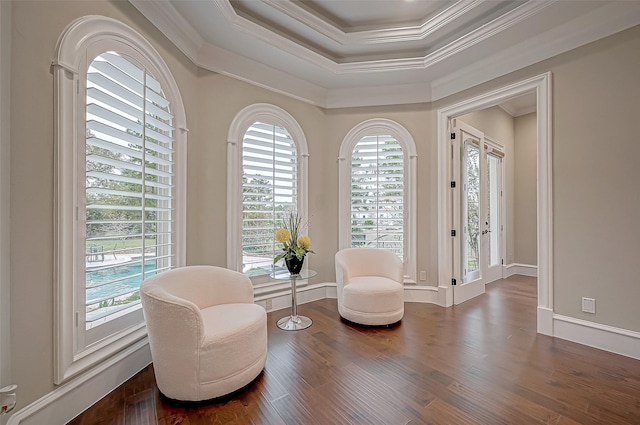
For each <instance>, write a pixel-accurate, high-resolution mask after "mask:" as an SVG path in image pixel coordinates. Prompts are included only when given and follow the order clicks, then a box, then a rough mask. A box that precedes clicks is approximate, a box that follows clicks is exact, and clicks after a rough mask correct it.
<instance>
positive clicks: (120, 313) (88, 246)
mask: <svg viewBox="0 0 640 425" xmlns="http://www.w3.org/2000/svg"><path fill="white" fill-rule="evenodd" d="M74 81H75V83H74ZM54 89H55V96H56V100H57V109H56V120H57V124H58V133H57V134H56V144H57V152H58V159H57V164H56V169H57V170H56V176H57V198H56V204H57V228H56V240H57V241H58V244H57V247H56V257H57V258H58V267H57V269H58V275H57V278H56V302H57V303H58V306H57V308H56V309H55V310H56V327H57V329H58V332H59V334H60V335H61V338H60V339H59V340H58V341H56V343H57V347H56V350H57V352H58V356H57V359H58V361H57V362H56V365H55V366H56V377H55V378H56V383H60V382H62V381H64V380H66V379H68V378H69V377H72V376H74V375H75V374H77V373H79V372H80V371H82V370H84V369H86V368H88V367H90V366H91V365H93V364H95V363H96V362H97V361H100V360H102V359H103V358H105V357H107V356H109V355H111V354H113V353H114V352H116V351H117V350H121V349H123V348H124V347H126V346H128V345H131V344H133V343H134V342H136V341H138V340H140V338H141V337H143V336H144V335H145V328H144V320H143V317H142V310H141V308H140V294H139V287H140V284H141V283H142V281H143V280H145V279H146V278H148V277H150V276H153V275H154V274H157V273H161V272H163V271H165V270H169V269H171V268H174V267H178V266H181V265H184V249H185V248H184V231H183V229H184V211H185V203H184V195H185V193H184V188H185V170H184V165H185V159H186V155H185V154H186V150H185V142H186V136H185V134H184V130H185V116H184V108H183V106H182V100H181V97H180V93H179V91H178V89H177V85H176V83H175V81H174V80H173V77H172V76H171V73H170V72H169V70H168V68H167V66H166V64H165V63H164V61H163V60H162V58H161V57H160V56H159V54H158V53H157V52H156V51H155V49H153V47H152V46H151V45H150V44H149V43H148V42H147V41H146V40H145V39H144V38H142V36H140V35H139V34H138V33H137V32H135V31H134V30H132V29H131V28H129V27H127V26H126V25H124V24H122V23H120V22H118V21H115V20H113V19H109V18H104V17H98V16H90V17H84V18H80V19H78V20H76V21H75V22H73V23H72V24H71V25H70V26H69V27H68V28H67V30H66V31H65V32H64V33H63V35H62V36H61V38H60V42H59V43H58V51H57V59H56V62H55V87H54Z"/></svg>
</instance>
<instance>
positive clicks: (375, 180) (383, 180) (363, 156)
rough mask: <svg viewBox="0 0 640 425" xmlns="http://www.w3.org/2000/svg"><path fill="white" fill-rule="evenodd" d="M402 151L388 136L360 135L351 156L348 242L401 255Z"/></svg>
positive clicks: (402, 229)
mask: <svg viewBox="0 0 640 425" xmlns="http://www.w3.org/2000/svg"><path fill="white" fill-rule="evenodd" d="M404 224H405V223H404V154H403V150H402V147H401V146H400V144H399V143H398V142H397V141H396V140H395V139H394V138H393V137H391V136H367V137H363V138H362V139H361V140H360V141H359V142H358V143H357V144H356V146H355V148H354V149H353V153H352V156H351V246H352V247H375V248H382V249H387V250H389V251H392V252H394V253H395V254H397V255H398V256H399V257H400V258H403V257H404V227H405V226H404Z"/></svg>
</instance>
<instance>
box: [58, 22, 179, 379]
mask: <svg viewBox="0 0 640 425" xmlns="http://www.w3.org/2000/svg"><path fill="white" fill-rule="evenodd" d="M88 51H91V56H93V57H88ZM106 51H116V52H120V53H125V54H127V55H129V56H131V57H133V58H135V59H136V60H137V61H139V62H140V63H142V64H143V65H144V66H145V67H146V68H147V69H148V70H149V71H150V72H151V73H152V74H153V76H154V78H156V79H157V80H158V81H159V82H160V84H161V85H162V87H163V90H164V91H165V95H166V97H167V99H169V100H170V102H171V105H172V113H173V115H174V128H175V129H176V130H175V132H174V133H175V134H174V152H175V167H176V169H175V183H174V185H175V189H174V190H175V199H176V211H175V226H176V233H175V235H176V236H175V241H176V258H175V263H176V267H180V266H183V265H184V264H185V253H186V249H185V241H186V239H185V238H186V220H185V219H186V202H185V201H186V141H187V135H186V132H187V129H186V116H185V111H184V106H183V103H182V97H181V96H180V92H179V90H178V86H177V84H176V82H175V80H174V79H173V76H172V75H171V72H170V71H169V68H168V66H167V64H166V63H165V62H164V60H163V59H162V57H161V56H160V54H159V53H158V52H157V51H156V50H155V49H154V48H153V46H152V45H151V44H150V43H149V42H148V41H147V40H146V39H145V38H144V37H143V36H142V35H140V34H139V33H138V32H136V31H135V30H134V29H132V28H130V27H129V26H127V25H125V24H123V23H121V22H119V21H116V20H114V19H111V18H107V17H103V16H85V17H82V18H79V19H77V20H75V21H74V22H72V23H71V24H70V25H69V26H68V27H67V28H66V29H65V30H64V31H63V33H62V35H61V36H60V38H59V40H58V44H57V47H56V55H55V58H54V61H53V68H54V122H55V126H56V127H55V131H54V141H55V165H56V167H55V183H54V187H55V196H54V199H55V205H54V214H55V217H54V223H55V225H54V232H55V234H54V240H55V241H56V242H55V245H54V267H55V272H54V382H55V383H56V384H61V383H63V382H65V381H67V380H68V379H70V378H72V377H74V376H76V375H78V374H79V373H81V372H83V371H85V370H87V369H88V368H90V367H92V366H94V365H96V364H97V363H99V362H101V361H103V360H104V359H106V358H108V357H109V356H111V355H113V354H115V353H116V352H118V351H121V350H123V349H125V348H126V347H129V346H132V345H133V344H136V343H138V344H146V341H145V340H144V338H145V336H146V327H145V324H144V322H142V321H141V322H139V323H136V324H135V325H133V326H129V327H128V328H126V329H120V330H118V331H116V332H114V333H113V334H111V335H110V336H109V337H107V338H105V339H103V340H102V341H100V342H98V343H95V344H92V345H91V346H89V347H83V346H81V345H80V344H79V337H78V335H79V332H83V330H81V329H79V328H77V326H76V323H77V322H76V314H82V311H84V305H82V306H80V305H78V304H77V303H78V301H77V300H76V297H75V296H74V292H75V291H74V289H75V287H76V285H78V284H80V282H78V279H77V278H76V276H77V267H78V266H79V263H80V261H84V256H85V249H84V246H82V247H80V246H79V242H78V232H79V231H80V229H79V225H78V221H77V209H78V202H79V199H78V197H79V196H83V195H84V194H80V193H78V190H77V187H78V182H77V178H78V176H77V173H76V172H75V170H76V169H77V164H78V160H79V158H78V156H79V155H80V154H79V153H78V152H79V150H78V147H79V146H80V144H82V145H83V146H84V144H85V140H84V138H85V137H84V136H85V119H84V117H85V104H86V99H85V96H84V93H85V91H84V89H82V87H84V85H85V84H86V79H87V71H88V66H89V64H90V63H91V61H92V60H93V58H94V57H95V56H97V55H98V54H100V53H103V52H106ZM96 52H98V53H97V54H96ZM81 151H82V150H80V152H81ZM83 282H84V281H83Z"/></svg>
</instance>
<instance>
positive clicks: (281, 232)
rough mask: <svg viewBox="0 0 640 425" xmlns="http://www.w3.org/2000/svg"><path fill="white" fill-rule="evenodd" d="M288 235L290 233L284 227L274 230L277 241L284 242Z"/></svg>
mask: <svg viewBox="0 0 640 425" xmlns="http://www.w3.org/2000/svg"><path fill="white" fill-rule="evenodd" d="M290 237H291V234H290V233H289V231H288V230H287V229H285V228H282V229H278V231H277V232H276V240H277V241H278V242H281V243H285V242H286V241H288V240H289V238H290Z"/></svg>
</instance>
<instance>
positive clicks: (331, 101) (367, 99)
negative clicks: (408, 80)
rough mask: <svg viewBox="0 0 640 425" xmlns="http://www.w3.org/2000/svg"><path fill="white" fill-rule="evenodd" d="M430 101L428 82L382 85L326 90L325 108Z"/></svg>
mask: <svg viewBox="0 0 640 425" xmlns="http://www.w3.org/2000/svg"><path fill="white" fill-rule="evenodd" d="M429 101H431V87H430V85H429V84H428V83H417V84H400V85H394V86H382V87H353V88H343V89H331V90H328V93H327V97H326V102H325V106H324V107H325V108H326V109H335V108H353V107H361V106H387V105H408V104H414V103H427V102H429Z"/></svg>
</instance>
